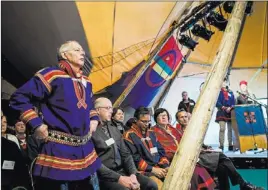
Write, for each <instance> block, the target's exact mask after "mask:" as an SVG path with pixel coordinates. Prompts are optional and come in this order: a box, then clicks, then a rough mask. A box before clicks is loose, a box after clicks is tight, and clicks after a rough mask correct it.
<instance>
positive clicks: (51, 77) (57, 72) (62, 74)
mask: <svg viewBox="0 0 268 190" xmlns="http://www.w3.org/2000/svg"><path fill="white" fill-rule="evenodd" d="M59 77H60V78H71V77H70V76H69V75H67V74H66V73H65V72H63V71H60V70H54V71H50V72H48V73H46V74H45V75H44V78H45V80H46V81H47V82H48V83H51V82H52V81H53V80H54V79H56V78H59Z"/></svg>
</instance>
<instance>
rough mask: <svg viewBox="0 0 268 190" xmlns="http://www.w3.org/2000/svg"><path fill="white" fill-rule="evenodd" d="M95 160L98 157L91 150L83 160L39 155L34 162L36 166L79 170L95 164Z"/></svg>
mask: <svg viewBox="0 0 268 190" xmlns="http://www.w3.org/2000/svg"><path fill="white" fill-rule="evenodd" d="M97 158H98V156H97V153H96V151H95V150H93V151H92V152H91V153H90V154H89V155H87V156H86V157H85V158H84V159H79V160H71V159H64V158H58V157H55V156H49V155H45V154H39V155H38V157H37V160H36V164H38V165H41V166H46V167H51V168H55V169H61V170H80V169H83V168H87V167H88V166H89V165H91V164H92V163H93V162H95V161H96V159H97Z"/></svg>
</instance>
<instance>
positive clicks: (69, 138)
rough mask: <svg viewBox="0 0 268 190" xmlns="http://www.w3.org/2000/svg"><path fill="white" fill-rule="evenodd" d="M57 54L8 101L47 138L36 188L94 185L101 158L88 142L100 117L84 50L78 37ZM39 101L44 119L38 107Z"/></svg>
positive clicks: (37, 167)
mask: <svg viewBox="0 0 268 190" xmlns="http://www.w3.org/2000/svg"><path fill="white" fill-rule="evenodd" d="M58 55H59V58H60V60H59V64H58V65H57V66H54V67H48V68H44V69H42V70H40V71H38V72H37V73H36V74H35V76H34V77H33V78H32V79H30V80H29V81H28V82H27V83H26V84H24V85H23V86H22V87H21V88H19V89H18V90H17V91H16V92H15V93H14V94H13V95H12V97H11V100H10V106H11V107H12V108H13V109H14V110H16V111H17V112H18V113H19V114H20V119H21V120H22V121H23V122H24V123H25V124H26V127H28V128H29V129H30V130H31V132H32V133H33V134H34V135H35V136H36V138H38V139H40V140H44V141H45V143H43V145H42V146H41V148H40V152H39V154H38V156H37V158H36V162H35V165H34V169H33V175H34V176H35V179H36V187H35V189H38V190H39V189H41V190H43V189H44V190H47V189H53V190H54V189H55V190H59V189H60V190H62V189H75V188H76V189H77V188H78V189H90V188H91V189H92V188H93V187H92V184H91V185H89V184H90V181H96V180H92V179H95V172H96V170H97V169H98V168H99V167H100V166H101V161H100V159H99V158H98V156H97V153H96V152H95V149H94V145H93V143H92V141H90V137H91V132H90V131H91V128H92V129H94V128H96V126H97V124H98V117H97V113H96V112H95V111H94V110H93V102H92V97H91V96H92V84H91V83H90V81H89V80H88V79H87V77H86V76H83V75H82V70H81V69H82V67H83V65H84V56H85V52H84V50H83V48H82V47H81V46H80V44H79V43H78V42H76V41H67V42H65V43H64V44H62V45H61V46H60V48H59V52H58ZM36 103H38V104H40V111H41V112H42V115H43V117H42V118H41V117H39V116H38V114H37V113H36V112H35V111H34V110H35V109H34V105H35V104H36ZM85 186H88V187H85Z"/></svg>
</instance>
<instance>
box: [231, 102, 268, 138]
mask: <svg viewBox="0 0 268 190" xmlns="http://www.w3.org/2000/svg"><path fill="white" fill-rule="evenodd" d="M235 114H236V122H237V125H238V132H239V135H241V136H252V135H253V134H254V135H262V134H266V124H265V120H264V117H263V112H262V109H261V107H260V106H244V107H243V106H241V107H236V108H235Z"/></svg>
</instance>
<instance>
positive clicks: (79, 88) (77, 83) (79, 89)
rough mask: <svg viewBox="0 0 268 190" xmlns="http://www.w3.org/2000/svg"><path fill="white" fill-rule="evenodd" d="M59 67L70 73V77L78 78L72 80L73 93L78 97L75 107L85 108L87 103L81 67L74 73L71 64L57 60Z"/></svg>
mask: <svg viewBox="0 0 268 190" xmlns="http://www.w3.org/2000/svg"><path fill="white" fill-rule="evenodd" d="M59 67H60V68H61V69H62V70H63V71H65V72H66V73H67V74H68V75H70V76H71V77H72V78H75V79H78V80H73V83H74V89H75V93H76V96H77V99H78V103H77V107H78V108H81V107H84V108H85V109H86V108H87V104H86V102H85V101H86V94H85V93H86V92H85V88H84V86H83V84H82V80H83V74H82V69H80V70H79V72H78V73H75V72H74V70H73V69H72V67H71V65H70V64H69V63H68V62H67V61H65V60H60V61H59Z"/></svg>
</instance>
